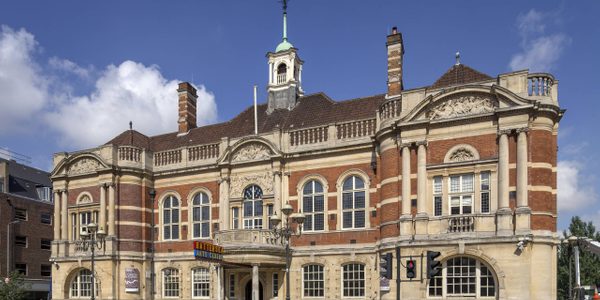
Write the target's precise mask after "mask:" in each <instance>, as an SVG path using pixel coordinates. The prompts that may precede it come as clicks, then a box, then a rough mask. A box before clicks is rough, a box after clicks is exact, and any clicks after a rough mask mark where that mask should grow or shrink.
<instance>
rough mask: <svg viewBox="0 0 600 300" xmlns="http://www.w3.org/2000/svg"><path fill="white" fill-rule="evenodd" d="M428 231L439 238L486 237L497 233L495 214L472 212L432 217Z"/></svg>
mask: <svg viewBox="0 0 600 300" xmlns="http://www.w3.org/2000/svg"><path fill="white" fill-rule="evenodd" d="M427 227H428V228H427V231H428V233H429V234H430V235H435V236H437V237H439V238H448V239H454V238H464V237H469V238H472V237H486V236H493V235H495V233H496V220H495V215H494V214H472V215H455V216H442V217H432V218H430V219H429V222H428V226H427Z"/></svg>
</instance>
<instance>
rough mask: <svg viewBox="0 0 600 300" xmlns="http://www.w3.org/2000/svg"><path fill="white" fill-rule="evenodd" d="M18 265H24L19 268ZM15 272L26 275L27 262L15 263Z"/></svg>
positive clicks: (27, 270) (27, 271) (27, 269)
mask: <svg viewBox="0 0 600 300" xmlns="http://www.w3.org/2000/svg"><path fill="white" fill-rule="evenodd" d="M20 266H24V268H19V267H20ZM21 270H24V271H25V272H21ZM15 272H18V273H20V274H21V275H23V276H25V277H27V274H28V273H29V266H28V265H27V263H15Z"/></svg>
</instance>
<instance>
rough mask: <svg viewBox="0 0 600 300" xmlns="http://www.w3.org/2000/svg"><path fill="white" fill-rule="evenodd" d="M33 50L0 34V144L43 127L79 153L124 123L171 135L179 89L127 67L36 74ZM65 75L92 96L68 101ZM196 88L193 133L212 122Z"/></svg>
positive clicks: (23, 34) (212, 105) (204, 95)
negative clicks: (84, 83) (86, 83)
mask: <svg viewBox="0 0 600 300" xmlns="http://www.w3.org/2000/svg"><path fill="white" fill-rule="evenodd" d="M36 48H37V42H36V41H35V38H34V36H33V35H32V34H31V33H29V32H27V31H26V30H24V29H21V30H19V31H14V30H12V29H11V28H9V27H7V26H2V31H1V35H0V107H1V108H2V109H0V136H1V135H3V134H6V135H8V134H9V133H11V132H13V131H14V130H17V129H19V128H35V127H36V126H47V127H48V128H50V129H52V130H53V131H54V132H55V133H57V135H58V136H57V138H56V139H57V140H59V141H60V142H61V143H62V145H61V146H62V147H65V148H67V149H80V148H82V147H94V146H98V145H101V144H103V143H105V142H107V141H109V140H110V139H111V138H113V137H114V136H116V135H117V134H119V133H120V132H122V131H124V130H126V129H128V123H129V121H133V126H134V129H136V130H138V131H140V132H142V133H144V134H146V135H155V134H159V133H165V132H173V131H176V130H177V117H178V103H177V102H178V96H177V83H178V82H179V81H178V80H176V79H167V78H164V77H163V75H162V74H161V72H160V69H159V68H158V66H145V65H144V64H141V63H138V62H134V61H129V60H128V61H124V62H122V63H121V64H119V65H109V66H107V67H106V68H103V70H102V71H100V72H96V71H95V68H94V67H93V66H90V67H87V68H84V67H81V66H79V65H77V64H76V63H74V62H73V61H71V60H68V59H63V58H58V57H53V58H51V59H50V60H49V61H48V63H47V65H46V69H44V66H43V65H40V64H38V63H37V62H36V61H35V57H34V55H33V54H34V53H35V51H36ZM56 70H59V71H61V72H59V73H62V74H57V73H56V72H53V71H56ZM69 75H76V76H78V77H79V78H84V79H86V80H90V83H94V86H93V88H92V91H90V92H87V93H85V94H83V95H77V96H75V95H73V92H72V91H73V90H74V88H73V86H71V85H69V82H71V80H68V79H69V78H72V77H67V76H69ZM60 76H63V77H60ZM196 87H197V89H198V105H197V114H198V117H197V119H198V125H205V124H208V123H212V122H215V121H216V120H217V105H216V102H215V96H214V94H212V93H211V92H210V91H208V90H207V89H206V87H204V86H203V85H201V84H200V85H196Z"/></svg>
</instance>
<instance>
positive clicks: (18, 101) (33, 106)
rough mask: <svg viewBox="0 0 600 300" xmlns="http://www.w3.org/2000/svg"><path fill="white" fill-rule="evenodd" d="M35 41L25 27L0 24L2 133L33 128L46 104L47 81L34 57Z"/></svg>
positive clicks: (0, 127) (0, 133) (0, 123)
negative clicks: (36, 118)
mask: <svg viewBox="0 0 600 300" xmlns="http://www.w3.org/2000/svg"><path fill="white" fill-rule="evenodd" d="M36 45H37V42H36V41H35V39H34V37H33V35H32V34H30V33H29V32H27V31H25V29H20V30H18V31H15V30H13V29H11V28H10V27H8V26H4V25H3V26H1V27H0V108H1V109H0V135H3V134H8V133H13V132H15V131H16V132H23V131H26V130H28V129H31V126H30V125H31V124H30V119H31V118H32V115H34V114H36V113H37V112H39V111H40V110H41V109H42V108H43V107H44V101H46V96H47V95H46V94H47V84H48V82H47V80H46V79H45V78H44V77H43V76H40V68H39V66H38V65H37V64H36V62H35V61H34V60H32V58H31V57H32V54H33V52H34V51H35V48H36Z"/></svg>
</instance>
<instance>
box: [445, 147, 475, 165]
mask: <svg viewBox="0 0 600 300" xmlns="http://www.w3.org/2000/svg"><path fill="white" fill-rule="evenodd" d="M469 160H475V155H473V153H471V151H469V150H468V149H466V148H460V149H456V151H454V152H453V153H452V154H450V161H451V162H461V161H469Z"/></svg>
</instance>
